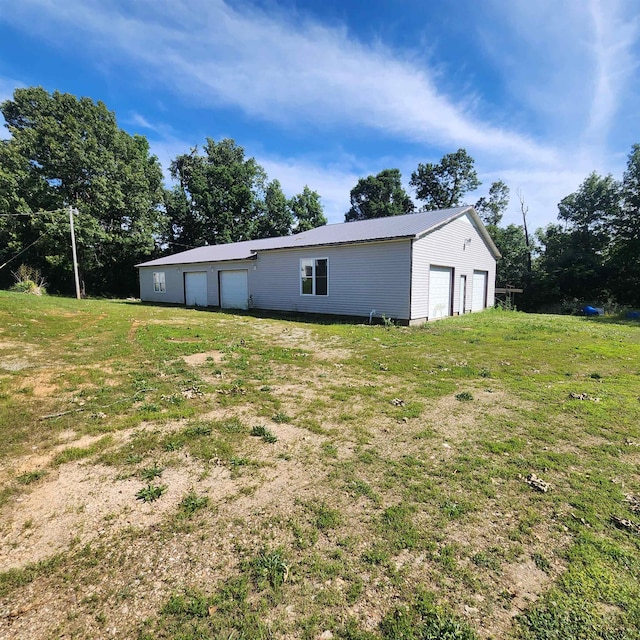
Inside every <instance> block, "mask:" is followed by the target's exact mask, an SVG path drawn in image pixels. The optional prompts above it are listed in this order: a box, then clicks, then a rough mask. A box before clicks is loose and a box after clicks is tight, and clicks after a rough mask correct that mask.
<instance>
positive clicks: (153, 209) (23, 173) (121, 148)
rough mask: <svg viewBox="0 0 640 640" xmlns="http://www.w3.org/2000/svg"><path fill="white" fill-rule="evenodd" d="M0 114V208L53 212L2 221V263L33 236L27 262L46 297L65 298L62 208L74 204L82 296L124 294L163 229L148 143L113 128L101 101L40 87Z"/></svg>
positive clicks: (19, 94) (68, 283) (156, 171)
mask: <svg viewBox="0 0 640 640" xmlns="http://www.w3.org/2000/svg"><path fill="white" fill-rule="evenodd" d="M0 111H1V112H2V115H3V116H4V119H5V121H6V126H7V128H8V130H9V133H10V136H11V137H10V138H9V140H7V141H4V142H3V143H2V145H1V146H0V149H1V150H0V208H2V209H4V210H9V212H11V213H15V212H20V211H29V212H38V211H49V212H53V213H43V214H40V215H32V216H26V217H23V218H12V219H10V221H9V222H8V223H5V224H4V225H3V227H4V228H3V230H2V232H1V233H2V235H3V236H4V237H6V238H8V239H9V243H8V244H7V245H5V247H6V248H5V250H4V252H3V256H2V257H5V258H6V257H8V254H9V253H10V252H13V251H14V250H15V249H17V248H18V247H26V246H28V245H29V244H30V243H31V242H33V241H34V240H37V239H38V238H41V241H39V242H37V244H36V245H34V248H33V249H30V250H29V253H27V254H26V258H27V259H28V260H29V262H30V263H31V264H32V266H33V267H36V268H40V269H41V270H42V272H43V273H44V274H45V277H46V279H47V281H48V282H49V283H50V287H51V289H52V290H54V291H56V290H57V291H66V290H72V288H73V284H72V279H71V255H70V249H69V224H68V215H67V214H65V213H64V212H63V211H61V210H62V209H63V208H64V207H68V206H73V207H75V208H77V209H78V211H79V215H78V216H77V219H76V236H77V245H78V258H79V263H80V271H81V277H82V279H83V281H84V282H85V283H86V286H87V288H88V289H89V290H90V291H94V292H96V291H100V292H105V293H106V292H110V293H121V294H122V293H127V294H129V293H131V292H133V291H134V290H135V289H136V288H137V287H136V285H135V282H136V278H135V270H134V269H133V265H134V264H135V263H136V262H139V261H141V260H144V259H145V258H148V257H150V256H152V255H153V253H154V251H155V250H156V239H157V238H158V235H159V234H160V232H161V230H162V227H163V224H164V216H163V213H162V211H161V209H160V207H159V204H160V202H161V194H162V190H161V184H162V172H161V168H160V165H159V163H158V161H157V158H155V156H152V155H150V153H149V145H148V143H147V140H146V139H145V138H143V137H141V136H130V135H129V134H128V133H126V132H124V131H123V130H121V129H119V128H118V126H117V122H116V119H115V115H114V114H113V113H112V112H110V111H109V110H108V109H107V108H106V106H105V105H104V104H103V103H102V102H97V103H96V102H93V100H91V99H90V98H79V99H78V98H76V97H75V96H73V95H71V94H68V93H60V92H58V91H56V92H54V93H52V94H50V93H48V92H47V91H45V90H44V89H42V88H41V87H33V88H28V89H16V91H15V92H14V95H13V99H10V100H6V101H5V102H3V103H2V104H1V105H0ZM7 227H9V228H7ZM1 251H2V249H0V252H1Z"/></svg>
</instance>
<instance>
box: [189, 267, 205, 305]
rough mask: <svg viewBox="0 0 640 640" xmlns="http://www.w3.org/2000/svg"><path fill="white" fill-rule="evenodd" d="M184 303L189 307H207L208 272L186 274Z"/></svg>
mask: <svg viewBox="0 0 640 640" xmlns="http://www.w3.org/2000/svg"><path fill="white" fill-rule="evenodd" d="M184 301H185V304H186V305H187V306H188V307H206V306H207V272H206V271H192V272H188V273H185V274H184Z"/></svg>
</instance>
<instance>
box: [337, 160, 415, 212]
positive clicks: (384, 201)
mask: <svg viewBox="0 0 640 640" xmlns="http://www.w3.org/2000/svg"><path fill="white" fill-rule="evenodd" d="M414 211H415V206H414V204H413V202H412V201H411V198H410V197H409V196H408V194H407V192H406V191H405V190H404V188H403V186H402V176H401V175H400V170H399V169H384V170H383V171H381V172H380V173H378V174H377V175H375V176H369V177H367V178H360V180H358V184H357V185H356V186H355V187H354V188H353V189H352V190H351V208H350V209H349V211H348V212H347V213H346V214H345V216H344V219H345V222H352V221H354V220H369V219H371V218H385V217H387V216H399V215H403V214H405V213H413V212H414Z"/></svg>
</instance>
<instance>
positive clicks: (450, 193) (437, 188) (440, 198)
mask: <svg viewBox="0 0 640 640" xmlns="http://www.w3.org/2000/svg"><path fill="white" fill-rule="evenodd" d="M409 184H410V185H411V186H412V187H414V188H415V190H416V197H417V198H418V200H422V201H423V202H424V208H425V209H426V210H427V211H431V210H434V209H448V208H450V207H457V206H459V205H460V203H461V202H462V198H463V197H464V195H465V194H466V193H468V192H469V191H473V190H474V189H477V188H478V187H479V186H480V185H481V184H482V183H481V182H480V181H479V180H478V174H477V173H476V170H475V168H474V161H473V158H472V157H471V156H470V155H469V154H468V153H467V152H466V151H465V150H464V149H458V150H457V151H456V152H455V153H449V154H447V155H445V156H444V157H443V158H442V160H440V162H439V163H438V164H431V163H427V164H422V163H421V164H419V165H418V168H417V169H416V170H415V171H414V172H413V173H412V174H411V180H410V181H409Z"/></svg>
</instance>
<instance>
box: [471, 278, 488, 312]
mask: <svg viewBox="0 0 640 640" xmlns="http://www.w3.org/2000/svg"><path fill="white" fill-rule="evenodd" d="M486 306H487V272H486V271H474V272H473V293H472V296H471V311H482V310H483V309H484V308H485V307H486Z"/></svg>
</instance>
